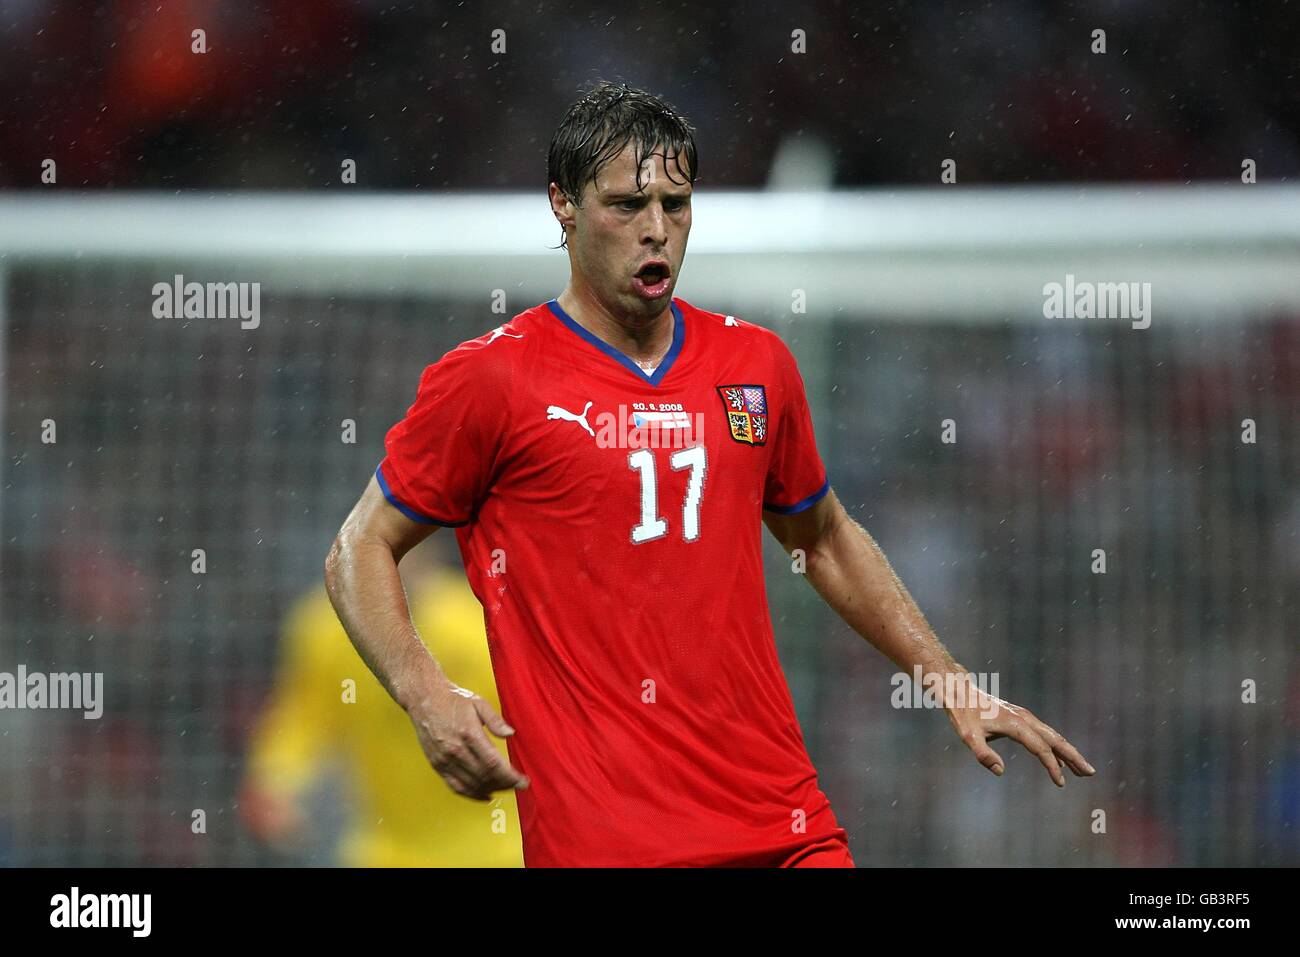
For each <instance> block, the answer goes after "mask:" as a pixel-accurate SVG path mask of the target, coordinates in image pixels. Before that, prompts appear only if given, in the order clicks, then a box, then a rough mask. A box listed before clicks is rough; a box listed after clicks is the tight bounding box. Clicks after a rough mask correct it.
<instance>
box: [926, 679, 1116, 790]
mask: <svg viewBox="0 0 1300 957" xmlns="http://www.w3.org/2000/svg"><path fill="white" fill-rule="evenodd" d="M954 690H961V691H963V692H964V693H963V694H956V695H954V700H952V701H947V702H945V707H946V708H947V711H948V720H949V721H951V722H952V726H953V729H954V730H955V731H956V732H957V736H958V737H959V738H961V740H962V742H963V743H964V744H965V745H966V746H967V747H968V748H970V749H971V751H973V752H974V753H975V758H976V760H978V761H979V763H980V764H982V765H984V766H985V767H986V768H988V769H989V770H990V771H992V772H993V773H994V774H999V775H1000V774H1001V773H1002V770H1003V764H1002V759H1001V758H1000V757H998V753H997V752H996V751H994V750H993V749H992V748H990V747H989V746H988V742H989V741H996V740H997V739H998V738H1013V739H1015V740H1016V741H1019V742H1020V743H1021V744H1023V745H1024V746H1025V748H1027V749H1028V750H1029V751H1031V752H1032V753H1033V754H1035V755H1037V756H1038V760H1040V761H1042V762H1043V767H1045V768H1047V773H1048V774H1049V775H1050V776H1051V778H1052V780H1053V781H1055V782H1056V785H1057V787H1065V775H1064V774H1063V773H1062V771H1063V770H1064V768H1066V767H1067V766H1068V767H1069V768H1070V770H1071V771H1073V772H1074V774H1075V776H1076V777H1088V776H1091V775H1093V774H1096V773H1097V771H1096V769H1095V768H1094V767H1093V766H1092V765H1091V764H1089V763H1088V762H1087V761H1086V760H1085V759H1084V757H1083V755H1082V754H1080V753H1079V752H1078V750H1077V749H1076V748H1075V747H1074V745H1072V744H1071V743H1070V742H1069V741H1067V740H1065V738H1064V736H1062V735H1061V734H1060V733H1058V732H1057V731H1056V730H1055V729H1054V728H1051V727H1049V726H1048V725H1046V724H1045V723H1043V722H1042V721H1040V720H1039V719H1038V718H1037V717H1036V716H1035V715H1034V714H1033V712H1031V711H1030V710H1029V709H1028V708H1021V707H1019V706H1017V705H1014V704H1011V702H1009V701H1003V700H1002V699H1001V698H997V697H994V696H993V695H990V694H988V693H987V692H985V691H982V690H980V689H979V688H978V687H977V686H976V684H975V682H973V681H970V680H969V679H968V680H967V682H966V683H965V685H964V687H963V688H962V689H954Z"/></svg>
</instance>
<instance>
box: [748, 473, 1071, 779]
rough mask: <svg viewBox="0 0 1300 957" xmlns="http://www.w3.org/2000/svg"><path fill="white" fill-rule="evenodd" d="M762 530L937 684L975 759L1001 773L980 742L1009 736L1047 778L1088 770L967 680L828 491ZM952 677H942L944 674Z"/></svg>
mask: <svg viewBox="0 0 1300 957" xmlns="http://www.w3.org/2000/svg"><path fill="white" fill-rule="evenodd" d="M763 519H764V521H765V522H766V523H767V527H768V529H769V530H770V531H771V532H772V534H773V535H775V536H776V539H777V541H779V542H780V543H781V546H782V547H783V548H784V549H785V550H786V552H787V553H793V552H794V550H795V549H801V550H802V555H803V557H804V561H805V570H806V574H807V577H808V581H809V583H810V584H811V585H812V586H813V588H815V589H816V590H817V593H818V594H819V595H821V596H822V598H823V599H825V601H826V603H827V604H828V605H830V606H831V607H832V608H833V609H835V611H836V613H838V614H839V616H840V617H841V618H843V619H844V620H845V621H846V622H847V623H848V624H849V625H850V626H851V627H852V628H853V630H854V631H856V632H857V633H858V634H860V635H861V636H862V637H863V638H865V639H866V640H867V641H869V642H871V644H873V645H874V646H875V647H876V648H878V649H879V650H880V652H881V653H882V654H884V655H885V656H886V657H887V658H889V659H890V660H891V661H892V662H894V664H896V665H898V667H899V668H900V669H902V670H904V671H905V672H907V673H908V674H913V673H915V672H914V669H915V668H917V667H918V666H919V667H920V669H921V674H922V675H923V676H924V679H923V680H924V681H925V682H926V683H928V682H931V681H937V682H940V683H939V684H937V685H936V691H938V692H939V693H940V694H941V697H942V699H943V701H944V707H945V709H946V710H947V712H948V719H949V720H950V721H951V722H952V725H953V729H954V730H955V731H956V732H957V735H958V737H960V738H961V740H962V742H963V743H964V744H965V745H966V746H967V747H968V748H970V749H971V751H973V752H974V754H975V757H976V758H977V759H978V760H979V762H980V763H981V764H982V765H984V766H985V767H986V768H988V769H989V770H990V771H992V772H993V773H994V774H1001V773H1002V770H1003V764H1002V759H1001V758H1000V757H998V754H997V752H995V751H994V750H993V749H992V748H990V747H989V746H988V744H987V742H989V741H994V740H996V739H998V738H1002V737H1009V738H1013V739H1015V740H1016V741H1019V742H1020V743H1021V744H1023V745H1024V746H1025V747H1026V748H1027V749H1028V750H1029V751H1031V752H1033V753H1034V754H1035V755H1037V756H1038V759H1039V760H1040V761H1042V762H1043V765H1044V767H1046V768H1047V772H1048V774H1050V775H1051V777H1052V780H1053V781H1055V782H1056V784H1057V785H1058V786H1060V787H1064V786H1065V775H1064V774H1063V773H1062V769H1063V768H1064V767H1066V766H1067V765H1068V766H1069V768H1070V770H1071V771H1073V772H1074V774H1075V775H1076V776H1081V777H1082V776H1087V775H1091V774H1094V773H1095V770H1094V768H1093V767H1092V765H1090V764H1089V763H1088V762H1087V761H1086V760H1085V759H1084V757H1083V755H1082V754H1080V753H1079V752H1078V751H1077V750H1076V749H1075V747H1074V746H1073V745H1072V744H1070V742H1069V741H1067V740H1066V739H1065V738H1064V737H1063V736H1062V735H1061V734H1059V733H1058V732H1057V731H1055V730H1054V729H1053V728H1051V727H1049V726H1048V725H1047V724H1045V723H1044V722H1043V721H1042V720H1040V719H1039V718H1038V717H1036V716H1035V715H1034V714H1033V713H1032V712H1030V711H1029V710H1028V709H1027V708H1022V707H1019V706H1018V705H1014V704H1011V703H1009V702H1007V701H1003V700H1002V699H1000V698H996V697H994V696H992V695H989V694H986V693H985V692H983V691H982V690H980V689H979V688H977V687H976V685H975V683H974V682H973V681H972V680H970V678H969V674H968V672H967V671H966V669H965V668H963V667H961V665H959V664H958V663H957V662H956V660H954V658H953V657H952V655H951V654H950V653H949V652H948V649H947V648H945V647H944V646H943V644H942V643H941V642H940V641H939V639H938V637H937V636H936V635H935V633H934V631H933V630H932V629H931V628H930V625H929V623H928V622H927V621H926V620H925V616H923V615H922V614H921V610H920V609H919V608H918V607H917V605H916V602H914V601H913V600H912V596H911V595H909V594H908V592H907V589H906V588H904V587H903V583H902V582H901V581H899V580H898V576H897V575H895V574H894V570H893V568H892V567H890V564H889V562H888V560H887V559H886V558H885V555H884V553H883V552H882V551H881V550H880V547H879V546H878V545H877V544H876V542H875V540H874V539H872V537H871V536H870V535H869V534H868V533H867V531H866V529H864V528H863V527H862V526H861V525H859V524H858V523H857V522H855V521H854V520H853V519H852V518H851V517H850V516H849V514H848V513H847V512H846V511H845V510H844V506H843V505H841V504H840V501H839V499H837V498H836V497H835V492H834V491H833V490H832V491H830V492H828V493H827V494H826V495H825V496H823V497H822V498H821V500H820V501H818V502H817V503H816V504H815V505H813V506H812V507H811V508H808V509H805V510H804V511H802V512H799V513H797V514H794V515H782V514H778V513H776V512H771V511H765V512H764V513H763ZM949 675H952V676H955V677H954V678H945V676H949Z"/></svg>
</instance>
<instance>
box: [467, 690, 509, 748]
mask: <svg viewBox="0 0 1300 957" xmlns="http://www.w3.org/2000/svg"><path fill="white" fill-rule="evenodd" d="M473 704H474V710H475V711H477V712H478V717H479V720H480V721H482V722H483V724H484V725H485V726H486V727H487V729H488V730H489V731H491V732H492V733H493V734H495V735H496V736H497V737H498V738H508V737H510V735H512V734H514V733H515V729H514V728H512V727H510V725H509V724H507V723H506V719H505V718H503V717H501V715H499V714H497V712H496V709H495V708H493V707H492V705H490V704H488V702H486V701H484V700H483V699H482V698H477V697H476V698H474V699H473Z"/></svg>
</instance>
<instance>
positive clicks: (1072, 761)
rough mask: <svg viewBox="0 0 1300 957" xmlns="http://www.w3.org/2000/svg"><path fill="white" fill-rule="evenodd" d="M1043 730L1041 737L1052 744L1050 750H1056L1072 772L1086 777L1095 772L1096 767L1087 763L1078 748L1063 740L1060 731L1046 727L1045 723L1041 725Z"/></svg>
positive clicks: (1077, 775)
mask: <svg viewBox="0 0 1300 957" xmlns="http://www.w3.org/2000/svg"><path fill="white" fill-rule="evenodd" d="M1043 730H1044V731H1045V732H1046V733H1045V734H1044V735H1043V737H1044V738H1046V739H1047V742H1048V744H1050V745H1051V746H1052V750H1053V751H1055V752H1056V754H1057V756H1058V757H1060V758H1062V759H1064V761H1065V764H1066V765H1067V766H1068V767H1069V769H1070V770H1071V771H1073V772H1074V774H1075V776H1076V777H1087V776H1088V775H1090V774H1096V773H1097V769H1096V768H1094V767H1093V766H1092V765H1091V764H1089V763H1088V761H1087V759H1086V758H1084V756H1083V755H1082V754H1080V753H1079V749H1078V748H1076V747H1075V746H1074V745H1072V744H1071V743H1070V742H1069V741H1067V740H1065V738H1064V737H1063V736H1062V735H1061V734H1060V732H1058V731H1056V730H1054V729H1053V728H1049V727H1047V725H1043Z"/></svg>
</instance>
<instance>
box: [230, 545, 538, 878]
mask: <svg viewBox="0 0 1300 957" xmlns="http://www.w3.org/2000/svg"><path fill="white" fill-rule="evenodd" d="M435 551H437V549H435V548H430V547H428V543H426V544H425V547H423V548H418V549H413V550H412V551H411V552H410V553H409V554H408V555H407V556H406V558H405V560H404V561H403V562H402V567H401V573H402V578H403V582H404V584H405V586H406V592H407V599H408V602H409V604H410V607H411V617H412V620H413V621H414V623H415V626H416V629H417V630H418V632H419V634H420V637H421V638H422V639H423V641H424V642H425V645H426V646H427V647H428V648H429V650H430V651H431V652H432V653H433V655H434V657H435V658H437V659H438V662H439V663H440V664H441V665H442V667H443V669H444V670H445V671H446V673H447V675H448V677H449V678H451V680H453V681H455V682H456V683H457V684H459V685H460V686H461V687H464V688H469V689H470V690H472V691H474V692H476V693H477V694H479V695H480V696H481V697H483V698H484V699H485V700H487V701H489V702H490V703H491V704H492V707H494V708H496V709H497V711H498V712H499V711H500V709H501V704H500V701H499V700H498V698H497V691H496V684H495V682H494V681H493V678H492V664H491V660H490V658H489V656H488V648H487V638H486V637H485V635H484V631H483V609H482V606H481V605H479V603H478V599H476V598H475V597H474V593H473V592H472V591H470V589H469V585H468V584H467V583H466V581H465V577H464V575H463V574H462V573H459V570H455V571H453V570H451V569H449V568H447V567H446V566H442V565H439V564H436V563H434V562H432V561H430V560H429V558H430V557H432V556H431V555H430V553H432V552H435ZM421 553H423V554H421ZM417 556H419V557H417ZM283 640H284V644H283V648H282V652H281V662H280V667H279V674H278V675H277V678H276V683H275V687H274V688H273V689H272V693H271V698H270V700H269V701H268V703H267V707H266V710H265V712H264V713H263V714H262V716H261V718H260V720H259V722H258V726H257V728H256V730H255V732H254V735H253V740H252V747H251V751H250V753H249V758H248V768H247V773H246V777H245V781H244V786H243V788H242V790H241V793H240V800H239V804H240V811H241V816H242V817H243V820H244V822H245V823H246V825H247V826H248V827H249V829H250V830H252V831H253V833H254V834H255V835H257V836H258V837H259V838H261V839H262V840H263V841H266V842H268V843H272V844H275V845H280V846H283V845H285V844H291V843H292V842H293V840H294V838H295V836H296V835H298V834H300V833H301V830H300V829H301V828H302V826H303V823H304V822H303V815H302V811H301V810H300V807H299V803H298V802H299V799H300V798H301V797H302V795H303V794H304V793H305V792H306V791H307V789H308V788H309V787H310V786H311V785H312V784H313V783H314V782H315V780H316V779H317V777H318V775H319V774H320V773H321V772H323V771H325V770H326V769H327V768H328V767H329V766H330V763H331V761H338V762H339V763H341V765H342V768H343V770H344V772H345V776H346V778H347V780H348V781H349V782H350V783H351V785H352V792H353V798H354V805H353V813H352V815H351V818H350V823H349V826H348V829H347V832H346V833H345V834H344V836H343V841H342V845H341V848H340V863H342V864H343V865H345V866H352V867H522V866H523V852H522V849H521V843H520V835H519V811H518V808H517V806H516V804H515V796H514V792H513V791H506V792H501V793H499V794H497V795H495V796H494V797H493V800H492V801H491V802H490V803H485V802H481V801H472V800H470V799H468V798H465V797H462V796H461V795H459V794H457V793H456V792H454V791H453V790H452V789H451V788H449V787H448V786H447V784H446V783H445V782H444V781H443V780H442V778H441V777H439V776H438V774H437V773H436V772H435V771H434V770H433V768H432V767H430V766H429V762H428V760H427V759H426V758H425V756H424V752H423V751H422V750H421V749H420V745H419V742H418V741H417V739H416V736H415V729H414V727H413V726H412V724H411V720H410V718H408V717H407V715H406V712H405V711H403V710H402V709H401V708H400V707H399V706H398V705H397V704H396V702H394V701H393V699H392V698H391V697H389V695H388V692H386V691H385V690H384V688H383V686H382V685H380V684H379V682H378V681H377V680H376V679H375V677H374V675H373V674H371V672H370V669H369V668H367V667H366V666H365V663H364V662H363V661H362V660H361V658H360V656H358V655H357V653H356V650H355V649H354V648H353V647H352V643H351V642H350V641H349V640H348V637H347V634H346V633H345V632H344V630H343V626H342V625H341V624H340V623H339V620H338V617H337V616H336V615H335V613H334V609H333V607H332V606H331V605H330V601H329V598H328V596H327V595H326V593H325V590H324V588H323V587H322V588H319V589H315V590H313V591H311V592H310V593H308V594H307V595H305V596H303V597H302V598H301V599H299V601H298V602H297V603H296V605H295V606H294V608H293V609H292V610H291V612H290V614H289V617H288V619H287V620H286V622H285V629H284V639H283ZM493 743H494V744H495V745H496V747H497V748H498V749H499V750H500V752H501V754H502V756H503V757H504V756H506V746H505V742H504V741H500V740H494V741H493Z"/></svg>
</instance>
